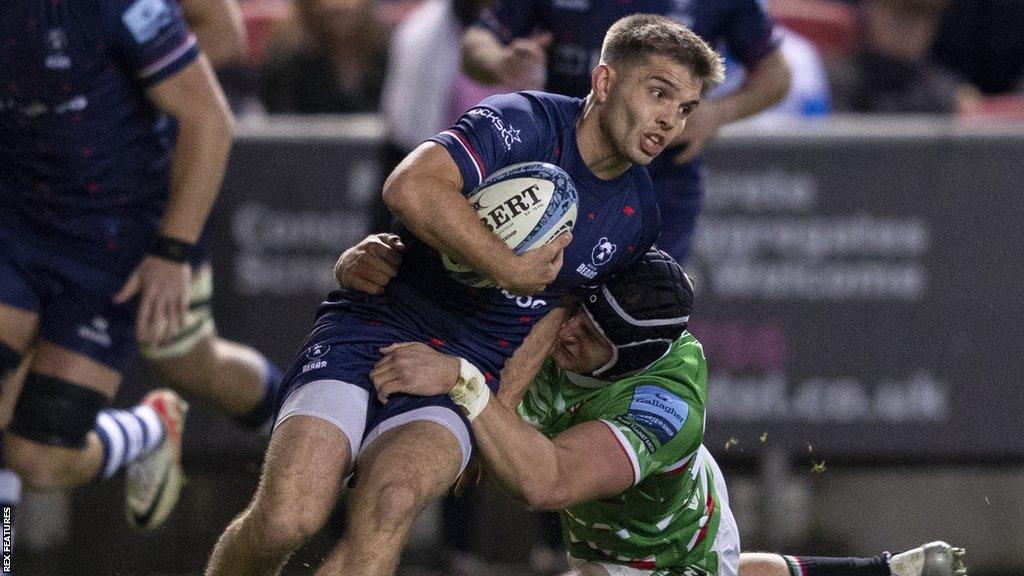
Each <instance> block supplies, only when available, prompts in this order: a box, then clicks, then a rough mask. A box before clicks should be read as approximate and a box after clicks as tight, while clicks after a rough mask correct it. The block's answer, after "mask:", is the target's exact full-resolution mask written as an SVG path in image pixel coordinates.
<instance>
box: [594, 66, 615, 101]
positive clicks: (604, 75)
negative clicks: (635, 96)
mask: <svg viewBox="0 0 1024 576" xmlns="http://www.w3.org/2000/svg"><path fill="white" fill-rule="evenodd" d="M614 82H615V70H612V67H611V66H609V65H608V64H605V63H604V62H602V63H600V64H598V65H597V66H595V67H594V70H593V71H592V72H591V73H590V86H591V90H592V91H593V93H594V101H595V102H597V103H598V104H604V103H605V102H607V101H608V93H609V92H610V91H611V88H612V84H613V83H614Z"/></svg>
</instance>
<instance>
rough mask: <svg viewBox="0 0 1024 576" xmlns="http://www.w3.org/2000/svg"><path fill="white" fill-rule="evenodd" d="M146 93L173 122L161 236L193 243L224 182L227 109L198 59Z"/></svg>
mask: <svg viewBox="0 0 1024 576" xmlns="http://www.w3.org/2000/svg"><path fill="white" fill-rule="evenodd" d="M146 95H147V96H148V97H149V99H150V101H152V102H153V104H155V105H156V106H157V107H158V108H160V109H161V110H163V111H164V112H166V113H167V114H168V115H170V116H172V117H173V118H174V119H175V120H177V122H178V140H177V142H176V144H175V146H174V151H173V153H172V160H171V162H172V164H171V194H170V198H169V200H168V203H167V211H166V212H165V214H164V218H163V222H162V223H161V227H160V230H161V234H162V235H163V236H167V237H171V238H176V239H179V240H182V241H184V242H186V243H189V244H194V243H195V242H196V241H197V240H198V239H199V234H200V233H201V232H202V230H203V226H204V225H205V224H206V217H207V216H208V215H209V213H210V208H211V207H212V206H213V202H214V200H216V198H217V193H218V191H219V190H220V184H221V181H222V180H223V179H224V170H225V167H226V166H227V159H228V151H229V150H230V148H231V132H232V128H233V122H234V120H233V117H232V115H231V110H230V109H229V108H228V104H227V100H226V99H225V98H224V93H223V92H222V91H221V88H220V84H219V83H218V82H217V78H216V76H214V73H213V69H212V68H211V67H210V63H209V61H208V60H207V59H206V58H205V57H202V56H200V57H199V58H197V59H196V60H195V61H194V62H192V63H191V64H189V65H188V66H186V67H185V68H183V69H182V70H181V71H180V72H178V73H177V74H174V75H173V76H170V77H169V78H166V79H165V80H163V81H161V82H160V83H158V84H156V85H154V86H152V87H150V88H149V89H148V90H147V91H146Z"/></svg>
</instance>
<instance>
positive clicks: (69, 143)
mask: <svg viewBox="0 0 1024 576" xmlns="http://www.w3.org/2000/svg"><path fill="white" fill-rule="evenodd" d="M198 53H199V52H198V48H197V45H196V39H195V37H194V36H193V35H192V34H191V32H189V30H188V28H187V27H186V25H185V21H184V19H183V17H182V14H181V12H180V10H179V8H178V6H177V5H176V4H175V3H174V1H173V0H3V3H2V7H0V134H3V137H2V138H0V203H2V204H3V206H4V210H3V211H2V212H3V213H4V214H3V216H8V217H10V216H13V217H14V218H16V219H17V220H18V221H20V222H25V223H30V224H31V225H33V226H34V227H35V228H37V229H39V230H41V231H42V232H44V233H46V234H50V235H59V237H71V238H75V239H82V240H85V241H87V242H88V243H90V244H96V245H99V246H103V247H105V249H108V250H116V249H117V248H118V246H117V244H118V243H119V242H127V241H131V240H133V239H135V237H136V236H137V235H138V234H141V233H143V232H142V231H144V230H145V231H152V230H153V229H154V227H155V226H156V223H157V221H158V219H159V216H160V214H161V212H162V210H163V207H164V205H165V203H166V199H167V194H168V189H169V179H170V162H171V149H172V147H173V140H174V136H175V134H176V126H174V123H173V122H172V121H171V119H170V118H169V117H167V116H166V115H165V114H162V113H161V112H159V111H158V110H157V109H156V108H155V107H154V106H153V105H152V104H151V103H150V102H149V101H148V100H147V99H146V97H145V93H144V91H145V90H146V89H147V88H148V87H150V86H153V85H155V84H157V83H159V82H160V81H162V80H164V79H166V78H168V77H169V76H171V75H173V74H175V73H176V72H178V71H180V70H181V69H182V68H184V67H185V66H187V65H188V64H190V63H191V62H193V61H194V60H195V58H196V57H197V56H198Z"/></svg>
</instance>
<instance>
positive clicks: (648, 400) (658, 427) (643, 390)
mask: <svg viewBox="0 0 1024 576" xmlns="http://www.w3.org/2000/svg"><path fill="white" fill-rule="evenodd" d="M689 412H690V406H689V405H688V404H687V403H686V402H685V401H684V400H683V399H682V398H680V397H679V396H676V395H675V394H672V393H671V392H669V391H667V390H665V389H664V388H662V387H660V386H650V385H649V386H638V387H637V389H636V390H635V391H634V392H633V402H632V403H631V404H630V405H629V412H628V413H627V414H628V416H629V417H630V418H631V419H633V420H634V421H636V422H638V423H639V424H641V425H642V426H643V427H644V428H647V429H648V430H650V431H651V433H653V434H654V435H655V436H656V437H657V438H658V440H659V441H660V442H661V444H662V445H664V444H666V443H667V442H668V441H669V440H671V439H672V438H673V437H675V435H676V434H678V433H679V430H680V429H681V428H682V427H683V423H685V422H686V416H687V415H688V414H689Z"/></svg>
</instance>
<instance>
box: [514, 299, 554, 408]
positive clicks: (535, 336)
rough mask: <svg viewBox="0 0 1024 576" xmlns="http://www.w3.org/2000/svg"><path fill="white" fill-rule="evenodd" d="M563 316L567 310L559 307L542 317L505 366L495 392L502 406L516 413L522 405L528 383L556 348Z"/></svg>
mask: <svg viewBox="0 0 1024 576" xmlns="http://www.w3.org/2000/svg"><path fill="white" fill-rule="evenodd" d="M566 312H567V310H566V308H564V307H559V308H555V309H554V310H552V311H551V312H548V313H547V314H545V315H544V317H543V318H541V319H540V320H538V321H537V323H536V324H534V325H533V328H532V329H530V333H529V334H528V335H527V336H526V339H525V340H523V343H522V345H520V346H519V348H516V351H515V352H514V353H513V354H512V357H511V358H509V359H508V361H506V362H505V366H504V368H502V369H501V375H500V376H499V379H500V381H501V388H499V389H498V400H500V401H501V403H502V404H504V405H505V406H508V407H510V408H512V409H515V407H516V406H518V405H519V402H520V401H522V399H523V394H525V393H526V389H527V388H528V387H529V386H530V382H532V381H533V379H534V378H535V377H536V376H537V373H538V372H540V368H541V365H542V364H544V360H545V359H546V358H547V357H548V355H550V354H551V349H552V348H554V346H555V339H556V337H557V336H558V330H559V329H560V328H561V327H562V324H563V323H565V319H566V315H567V314H566Z"/></svg>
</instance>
